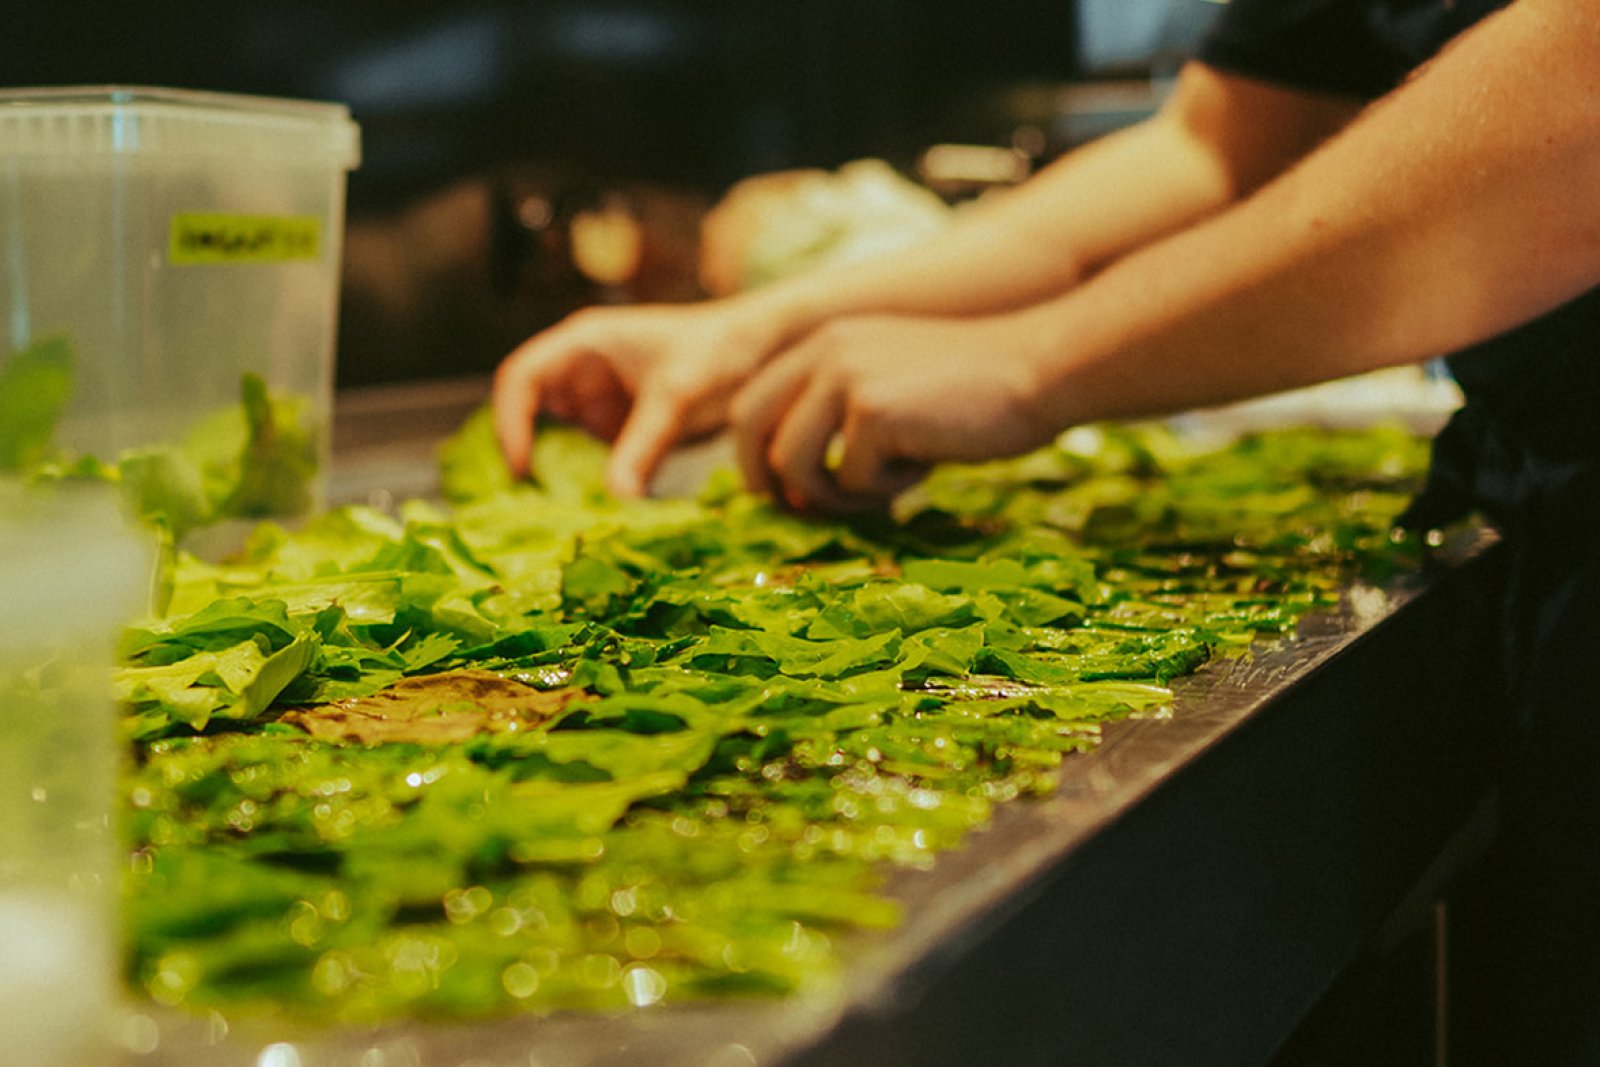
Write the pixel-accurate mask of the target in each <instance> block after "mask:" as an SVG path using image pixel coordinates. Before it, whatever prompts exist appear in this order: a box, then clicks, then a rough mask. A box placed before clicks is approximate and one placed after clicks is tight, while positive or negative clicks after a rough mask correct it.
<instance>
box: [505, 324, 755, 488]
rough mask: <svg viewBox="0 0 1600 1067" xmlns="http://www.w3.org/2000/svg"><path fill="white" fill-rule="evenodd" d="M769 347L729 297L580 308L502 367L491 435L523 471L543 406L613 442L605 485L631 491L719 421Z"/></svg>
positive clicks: (644, 484) (519, 471) (513, 465)
mask: <svg viewBox="0 0 1600 1067" xmlns="http://www.w3.org/2000/svg"><path fill="white" fill-rule="evenodd" d="M775 344H776V335H775V334H770V333H769V331H768V330H767V329H766V328H764V326H763V324H762V323H760V322H759V321H758V320H757V319H755V318H754V317H753V316H750V315H746V314H743V313H741V312H740V311H739V310H737V309H735V308H734V307H732V306H731V305H730V304H729V303H728V302H726V301H720V302H711V303H705V304H694V305H658V306H641V307H627V308H604V309H588V310H584V311H580V312H577V313H576V314H574V315H571V316H569V317H568V318H567V319H565V320H563V321H562V322H560V323H558V324H556V325H555V326H553V327H551V328H550V329H548V330H545V331H543V332H542V333H539V334H537V335H535V336H534V337H532V338H530V339H529V340H528V341H526V342H524V343H523V344H522V345H521V346H520V347H519V348H517V349H516V350H515V351H513V352H512V353H511V354H510V355H509V356H507V357H506V358H505V360H504V361H503V362H502V363H501V364H500V367H499V370H498V371H497V372H496V374H495V381H494V422H495V433H496V435H497V436H498V437H499V440H500V447H501V450H502V451H503V452H504V453H505V456H506V461H507V463H508V464H509V465H510V466H511V469H512V471H513V472H514V473H516V474H518V475H521V474H524V473H527V472H528V465H529V460H530V456H531V454H532V448H533V423H534V419H535V417H536V416H537V415H538V414H539V412H541V411H548V412H549V413H550V414H552V415H554V416H556V417H557V418H559V419H561V420H563V421H566V422H570V423H573V424H575V425H579V426H582V427H584V428H585V429H587V430H588V431H589V432H590V433H592V434H594V435H595V436H597V437H601V438H604V439H605V440H607V441H611V442H613V449H612V454H611V460H610V464H609V466H608V468H607V474H606V480H607V484H608V487H609V488H610V489H611V491H612V492H614V493H616V494H618V495H620V496H638V495H640V494H642V493H643V492H644V491H645V489H646V488H647V486H648V485H649V482H650V478H651V476H652V475H653V474H654V473H655V470H656V468H657V467H658V466H659V465H660V463H661V460H662V458H663V457H664V456H665V455H666V453H667V452H668V451H669V450H670V449H671V448H672V446H673V445H675V444H677V443H678V442H680V441H684V440H689V439H692V438H694V437H698V436H702V435H705V434H708V433H711V432H712V431H714V430H717V429H719V428H721V427H722V425H723V424H724V422H725V421H726V418H727V411H728V404H729V401H730V399H731V398H732V396H733V394H734V393H735V391H736V390H737V389H738V387H739V386H740V385H741V384H742V383H743V382H744V381H745V379H746V378H747V377H748V376H749V375H750V373H751V372H752V371H753V370H754V369H755V367H756V366H757V365H759V363H760V362H761V360H762V359H763V358H765V357H766V356H767V354H768V353H769V352H770V351H771V350H772V349H773V347H774V346H775ZM535 473H537V472H535Z"/></svg>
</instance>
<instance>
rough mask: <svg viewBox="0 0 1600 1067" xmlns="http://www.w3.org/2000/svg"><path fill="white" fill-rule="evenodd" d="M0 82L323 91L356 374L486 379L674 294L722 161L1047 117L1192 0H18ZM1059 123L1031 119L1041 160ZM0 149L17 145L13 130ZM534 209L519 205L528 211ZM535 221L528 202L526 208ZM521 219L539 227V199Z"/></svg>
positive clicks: (839, 159)
mask: <svg viewBox="0 0 1600 1067" xmlns="http://www.w3.org/2000/svg"><path fill="white" fill-rule="evenodd" d="M12 6H13V7H15V8H17V9H18V10H15V11H13V12H11V13H10V14H9V15H8V17H7V19H6V22H7V24H8V28H7V32H6V33H5V34H3V35H0V85H5V86H27V85H66V84H74V85H92V84H129V85H161V86H170V87H178V88H197V89H209V90H219V91H232V92H244V93H258V94H267V95H273V96H288V97H304V98H310V99H321V100H334V101H338V102H341V103H344V104H346V105H348V106H349V107H350V109H351V112H352V115H353V116H354V118H355V119H356V121H357V122H358V123H359V124H360V126H361V133H362V163H361V166H360V168H359V169H358V170H357V171H356V172H355V173H354V174H352V175H351V178H350V186H349V202H348V211H349V218H350V227H351V229H350V234H349V236H350V240H349V242H348V244H347V248H346V278H345V290H344V303H343V308H342V312H341V321H342V326H341V334H340V342H339V350H340V359H339V367H340V371H339V380H340V384H341V385H357V384H368V383H373V382H379V381H389V380H396V379H405V378H418V377H432V376H446V375H457V374H464V373H476V372H481V371H485V370H487V369H489V368H490V367H492V366H493V364H494V363H495V362H497V361H498V359H499V357H500V356H501V355H503V354H504V352H505V351H506V350H507V346H508V345H510V344H513V343H515V341H516V340H518V339H519V338H520V337H522V336H525V335H526V334H527V333H528V332H530V331H532V330H534V329H537V328H538V327H540V326H542V325H545V324H547V323H548V322H551V321H554V319H556V318H558V317H559V316H560V315H562V314H564V313H565V312H567V311H568V310H570V309H571V308H572V307H575V306H578V305H581V304H583V303H589V302H593V301H595V300H600V299H610V300H617V299H686V298H691V297H693V296H694V295H696V292H695V289H694V283H693V279H692V270H687V269H686V265H687V264H690V263H691V262H692V258H693V244H694V235H695V221H696V219H697V218H698V215H699V213H701V212H703V210H704V209H705V207H706V205H708V204H709V203H711V202H712V201H714V200H715V198H716V197H717V196H718V195H720V194H721V193H722V192H723V191H724V190H725V189H726V188H727V187H728V186H729V185H730V184H731V183H732V182H734V181H736V180H738V179H739V178H741V177H745V176H747V175H750V174H754V173H758V172H764V171H771V170H777V169H784V168H792V167H805V166H810V167H834V166H837V165H839V164H841V163H844V162H847V161H849V160H852V159H856V158H860V157H863V156H877V157H881V158H884V159H886V160H888V161H889V162H891V163H893V164H895V165H897V166H901V167H906V166H908V165H909V164H910V162H911V161H912V160H913V159H914V158H915V156H916V155H917V153H918V152H919V151H920V150H921V149H922V148H924V147H926V146H927V145H929V144H932V143H937V142H940V141H951V140H954V141H964V142H975V143H981V144H1001V145H1003V144H1007V143H1009V140H1010V139H1011V138H1013V137H1014V136H1015V134H1016V131H1017V130H1018V129H1019V128H1023V127H1031V128H1033V129H1034V130H1035V131H1037V130H1038V128H1039V127H1040V126H1041V125H1042V126H1043V128H1044V133H1045V134H1047V135H1049V134H1051V133H1052V131H1054V130H1055V129H1056V128H1055V127H1054V126H1052V124H1051V122H1050V114H1049V112H1051V110H1052V108H1053V107H1054V105H1053V104H1052V101H1053V100H1054V97H1053V96H1052V95H1051V93H1050V90H1051V89H1052V87H1059V86H1064V85H1070V84H1073V83H1079V82H1083V81H1085V80H1087V79H1088V78H1090V77H1098V76H1103V75H1105V74H1107V73H1113V74H1117V75H1130V74H1131V75H1134V76H1145V75H1148V74H1149V73H1150V71H1151V69H1152V68H1153V67H1155V66H1157V65H1159V64H1160V63H1162V62H1165V61H1166V59H1167V58H1168V57H1169V53H1170V52H1171V50H1172V47H1173V38H1182V37H1183V36H1184V35H1185V34H1186V33H1187V32H1188V29H1189V28H1190V27H1191V25H1192V24H1193V23H1194V22H1195V20H1196V19H1197V18H1199V17H1203V16H1197V15H1196V14H1195V12H1196V11H1203V12H1205V14H1207V15H1208V14H1209V13H1210V11H1211V10H1214V7H1213V5H1211V4H1205V3H1201V2H1200V0H1079V2H1078V3H1076V4H1075V3H1071V2H1069V0H1005V2H997V3H993V4H981V5H980V4H974V3H971V2H968V0H523V2H520V3H513V2H508V0H386V2H377V0H348V2H346V3H342V4H337V5H330V4H321V3H312V2H310V0H284V2H278V3H272V4H263V3H239V2H225V0H224V2H219V0H211V2H200V0H147V2H144V3H138V4H131V3H119V2H112V3H106V2H104V0H99V2H95V3H90V2H87V0H65V2H57V3H47V4H32V5H22V4H21V3H14V4H13V5H12ZM1070 139H1071V138H1070V137H1066V136H1063V137H1052V136H1046V137H1044V138H1042V139H1041V138H1040V137H1038V136H1035V137H1034V140H1033V142H1031V143H1033V144H1034V145H1035V151H1038V152H1040V153H1041V154H1045V153H1049V152H1053V151H1056V150H1059V148H1061V147H1064V145H1062V144H1060V143H1058V142H1060V141H1062V140H1070ZM0 147H3V146H0ZM616 195H621V196H623V197H624V198H625V201H626V203H627V205H628V209H629V210H630V211H632V212H633V213H634V214H635V215H636V216H638V217H639V218H641V219H642V220H643V221H644V223H645V226H646V229H647V232H648V233H649V235H650V240H651V247H652V248H653V249H654V250H655V252H656V253H657V255H656V259H657V260H659V264H658V266H659V267H660V269H659V270H657V271H656V272H655V273H654V274H653V275H652V276H651V277H653V278H654V279H655V280H654V281H649V280H646V281H644V282H642V283H641V286H640V287H639V288H638V290H637V291H631V292H620V293H619V292H599V291H597V290H596V288H595V287H594V285H593V284H592V283H590V282H588V281H587V279H584V278H583V277H581V276H580V275H578V274H577V273H575V272H574V271H573V270H572V269H571V264H570V261H569V260H568V259H567V257H566V251H565V246H564V244H563V241H564V231H563V230H562V226H563V224H564V221H565V220H566V219H567V218H568V217H570V215H571V213H572V212H574V211H576V210H580V209H582V208H584V207H585V206H590V205H593V204H594V203H596V202H598V201H600V200H601V199H603V198H605V197H607V196H616ZM530 203H531V204H533V205H534V206H535V209H536V210H534V211H533V212H532V213H531V214H530V212H529V210H528V205H529V204H530ZM534 216H537V217H534ZM530 220H531V221H530Z"/></svg>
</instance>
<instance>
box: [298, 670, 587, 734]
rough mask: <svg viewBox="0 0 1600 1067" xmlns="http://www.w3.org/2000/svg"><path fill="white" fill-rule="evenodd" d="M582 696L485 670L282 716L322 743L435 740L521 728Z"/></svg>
mask: <svg viewBox="0 0 1600 1067" xmlns="http://www.w3.org/2000/svg"><path fill="white" fill-rule="evenodd" d="M581 699H584V695H583V694H582V693H581V692H577V691H574V690H555V691H549V692H547V691H545V690H541V689H535V688H534V687H533V686H530V685H525V684H523V683H522V682H518V681H514V680H512V679H510V678H502V677H501V676H500V675H498V674H493V673H491V672H489V671H472V670H461V671H444V672H441V673H439V674H429V675H424V676H421V677H417V678H403V679H401V680H400V681H398V682H396V683H395V684H394V685H391V686H389V687H388V688H387V689H384V690H381V691H379V692H377V693H374V694H373V695H372V696H369V697H358V698H355V699H351V700H338V701H334V702H333V703H331V704H322V705H318V706H316V707H311V708H300V709H296V710H294V711H291V712H288V713H287V714H285V715H284V716H283V719H282V721H283V722H286V723H290V724H292V725H294V726H298V727H300V728H301V729H302V730H304V731H306V733H308V734H310V735H311V736H313V737H317V738H321V739H323V740H327V741H355V742H360V743H362V744H381V743H384V742H410V743H413V744H424V745H439V744H447V743H449V742H453V741H465V740H468V739H469V738H471V737H474V736H476V735H478V734H486V733H512V732H515V731H517V730H521V729H525V728H527V727H529V726H533V725H535V724H537V723H540V722H543V721H544V720H546V719H549V718H551V717H552V716H554V715H557V714H559V713H560V712H561V711H562V710H563V709H564V708H566V707H567V705H569V704H571V703H572V702H573V701H574V700H581Z"/></svg>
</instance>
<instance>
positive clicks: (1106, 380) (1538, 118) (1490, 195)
mask: <svg viewBox="0 0 1600 1067" xmlns="http://www.w3.org/2000/svg"><path fill="white" fill-rule="evenodd" d="M1597 70H1600V4H1597V3H1594V2H1592V0H1585V2H1575V0H1573V2H1562V0H1521V2H1519V3H1517V4H1513V5H1512V6H1511V7H1510V8H1508V9H1506V10H1505V11H1504V12H1502V13H1501V14H1500V15H1498V16H1495V17H1493V18H1491V19H1489V20H1486V21H1485V22H1484V23H1482V24H1480V25H1479V26H1478V27H1477V28H1476V29H1475V30H1473V31H1470V32H1469V33H1468V34H1466V35H1464V36H1463V37H1462V38H1461V39H1460V40H1459V41H1458V42H1457V43H1456V44H1455V45H1454V46H1452V47H1451V48H1450V49H1449V50H1447V52H1446V53H1445V54H1443V55H1442V56H1440V57H1439V58H1438V59H1436V60H1435V61H1434V62H1433V63H1432V64H1431V65H1430V66H1429V67H1428V68H1426V69H1425V70H1424V71H1423V72H1422V73H1421V74H1419V75H1418V76H1417V77H1416V78H1414V79H1413V80H1412V81H1411V82H1409V83H1408V84H1407V85H1405V86H1403V87H1402V88H1400V89H1399V90H1397V91H1396V92H1395V93H1393V94H1391V96H1390V97H1388V98H1386V99H1385V100H1384V101H1382V102H1380V104H1378V105H1377V106H1375V107H1373V108H1371V109H1369V110H1368V111H1367V112H1366V113H1365V114H1363V115H1362V116H1361V117H1360V118H1359V119H1358V120H1356V121H1355V122H1354V123H1352V124H1351V125H1350V126H1349V127H1348V128H1347V129H1346V130H1345V132H1344V133H1342V134H1341V135H1340V136H1339V137H1337V138H1335V139H1334V140H1332V141H1330V142H1329V143H1328V144H1327V145H1326V146H1324V147H1323V148H1322V149H1321V150H1319V151H1317V152H1315V153H1313V154H1312V155H1311V156H1309V157H1308V158H1307V159H1306V160H1305V161H1304V162H1303V163H1301V164H1300V165H1299V166H1297V167H1295V168H1294V169H1292V170H1291V171H1289V172H1288V173H1286V174H1285V175H1283V176H1282V177H1281V178H1279V179H1278V180H1277V181H1275V182H1273V183H1271V184H1270V185H1268V186H1267V187H1266V188H1264V189H1262V190H1261V191H1260V192H1259V193H1258V194H1257V195H1255V196H1253V197H1251V198H1250V199H1249V200H1247V201H1246V202H1244V203H1242V204H1240V205H1238V206H1237V207H1235V208H1233V209H1231V210H1229V211H1227V212H1225V213H1223V214H1221V215H1219V216H1217V217H1215V218H1213V219H1211V220H1208V221H1206V222H1204V223H1202V224H1200V225H1198V226H1196V227H1193V228H1191V229H1190V230H1188V231H1186V232H1183V233H1181V234H1178V235H1176V236H1174V237H1171V238H1169V239H1167V240H1164V241H1161V242H1158V243H1157V244H1155V245H1153V246H1151V247H1149V248H1147V249H1144V250H1142V251H1140V252H1138V253H1136V254H1134V255H1131V256H1128V257H1126V258H1125V259H1123V260H1121V261H1120V262H1118V263H1117V264H1115V265H1114V266H1112V267H1111V268H1109V269H1108V270H1106V271H1104V272H1103V273H1101V274H1100V275H1099V276H1097V277H1096V278H1095V279H1094V280H1093V281H1091V282H1090V283H1088V284H1087V285H1085V286H1083V287H1081V288H1080V289H1078V290H1077V291H1076V292H1075V293H1073V294H1071V295H1068V296H1066V297H1063V298H1060V299H1058V300H1055V301H1051V302H1047V303H1045V304H1043V305H1041V306H1039V307H1036V308H1034V309H1030V310H1028V311H1025V312H1022V313H1019V314H1018V315H1017V316H1016V318H1017V320H1018V322H1017V325H1018V327H1019V330H1020V333H1019V336H1022V337H1024V338H1026V340H1025V342H1024V343H1025V344H1026V345H1028V346H1032V347H1033V348H1034V350H1035V351H1037V352H1039V353H1042V356H1041V362H1040V365H1041V367H1042V368H1043V370H1042V380H1041V389H1042V390H1043V391H1044V396H1045V397H1046V404H1047V406H1048V407H1049V408H1050V409H1051V411H1050V416H1051V417H1052V418H1053V419H1054V420H1055V421H1058V422H1060V423H1061V424H1070V423H1076V422H1082V421H1086V420H1092V419H1099V418H1111V417H1126V416H1139V415H1147V414H1155V413H1160V412H1166V411H1172V410H1179V409H1182V408H1185V407H1190V406H1195V405H1201V404H1209V403H1215V402H1222V401H1228V400H1233V399H1238V398H1241V397H1244V396H1249V395H1255V394H1258V393H1261V392H1265V391H1271V390H1275V389H1280V388H1288V387H1293V386H1298V385H1303V384H1308V383H1310V382H1314V381H1319V380H1324V379H1327V378H1333V377H1339V376H1342V375H1345V374H1350V373H1355V372H1358V371H1363V370H1369V369H1374V368H1377V367H1382V366H1389V365H1394V364H1399V363H1405V362H1412V361H1417V360H1421V359H1425V358H1428V357H1430V356H1432V355H1436V354H1439V353H1442V352H1445V351H1449V350H1452V349H1454V348H1458V347H1461V346H1464V345H1467V344H1470V343H1473V342H1476V341H1479V340H1482V339H1485V338H1487V337H1490V336H1492V335H1494V334H1496V333H1499V332H1501V331H1503V330H1505V329H1508V328H1510V327H1512V326H1515V325H1517V324H1520V323H1521V322H1524V321H1526V320H1528V319H1530V318H1532V317H1534V316H1536V315H1538V314H1540V313H1542V312H1544V311H1546V310H1549V309H1550V308H1553V307H1555V306H1556V305H1558V304H1560V303H1562V302H1564V301H1565V300H1567V299H1570V298H1571V297H1573V296H1575V295H1577V294H1578V293H1580V292H1582V291H1584V290H1586V289H1588V288H1590V287H1592V286H1594V285H1595V284H1597V283H1600V195H1596V193H1595V190H1596V189H1597V188H1600V105H1597V103H1596V99H1597V94H1600V84H1597V83H1600V78H1597V76H1596V74H1595V72H1596V71H1597Z"/></svg>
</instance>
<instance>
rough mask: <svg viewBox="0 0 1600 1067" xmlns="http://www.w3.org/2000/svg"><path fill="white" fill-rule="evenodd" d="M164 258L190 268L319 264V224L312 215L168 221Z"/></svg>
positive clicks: (201, 217) (190, 215) (204, 216)
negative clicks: (201, 265)
mask: <svg viewBox="0 0 1600 1067" xmlns="http://www.w3.org/2000/svg"><path fill="white" fill-rule="evenodd" d="M167 258H168V259H169V260H170V261H171V262H173V263H177V264H191V263H288V262H291V261H293V260H302V259H321V258H322V220H321V219H320V218H318V217H317V216H315V215H208V214H200V213H189V212H186V213H184V214H180V215H174V216H172V228H171V230H170V232H169V234H168V242H167Z"/></svg>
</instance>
